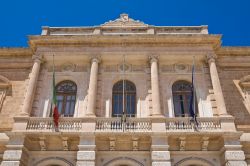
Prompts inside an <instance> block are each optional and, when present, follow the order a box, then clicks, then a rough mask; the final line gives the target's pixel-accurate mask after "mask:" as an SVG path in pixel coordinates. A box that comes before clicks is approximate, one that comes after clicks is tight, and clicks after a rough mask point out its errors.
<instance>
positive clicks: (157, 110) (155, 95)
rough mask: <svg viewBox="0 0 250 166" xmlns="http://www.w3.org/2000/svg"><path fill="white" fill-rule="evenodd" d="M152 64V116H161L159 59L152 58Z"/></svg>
mask: <svg viewBox="0 0 250 166" xmlns="http://www.w3.org/2000/svg"><path fill="white" fill-rule="evenodd" d="M150 63H151V88H152V105H153V111H152V116H161V115H162V113H161V102H160V89H159V78H158V59H157V58H156V57H150Z"/></svg>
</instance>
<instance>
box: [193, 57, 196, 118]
mask: <svg viewBox="0 0 250 166" xmlns="http://www.w3.org/2000/svg"><path fill="white" fill-rule="evenodd" d="M193 70H194V71H193V96H194V97H193V105H194V116H196V109H195V107H196V105H195V100H196V94H195V92H196V90H195V87H196V84H195V56H193Z"/></svg>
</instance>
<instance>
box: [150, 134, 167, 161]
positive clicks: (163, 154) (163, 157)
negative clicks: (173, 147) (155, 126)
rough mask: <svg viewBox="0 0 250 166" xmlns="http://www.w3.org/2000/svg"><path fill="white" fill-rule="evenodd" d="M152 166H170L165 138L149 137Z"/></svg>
mask: <svg viewBox="0 0 250 166" xmlns="http://www.w3.org/2000/svg"><path fill="white" fill-rule="evenodd" d="M151 138H152V144H151V160H152V166H171V161H170V151H169V150H168V148H169V145H168V138H167V137H166V136H151Z"/></svg>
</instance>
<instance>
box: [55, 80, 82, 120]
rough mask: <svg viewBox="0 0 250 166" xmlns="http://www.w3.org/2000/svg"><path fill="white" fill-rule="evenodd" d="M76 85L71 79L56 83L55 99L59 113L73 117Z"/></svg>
mask: <svg viewBox="0 0 250 166" xmlns="http://www.w3.org/2000/svg"><path fill="white" fill-rule="evenodd" d="M76 92H77V86H76V84H75V83H74V82H72V81H69V80H67V81H62V82H60V83H59V84H57V85H56V99H57V107H58V111H59V114H60V115H61V116H64V117H73V115H74V111H75V103H76Z"/></svg>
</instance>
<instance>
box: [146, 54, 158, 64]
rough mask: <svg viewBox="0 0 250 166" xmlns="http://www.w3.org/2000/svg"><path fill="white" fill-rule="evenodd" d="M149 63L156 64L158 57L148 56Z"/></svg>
mask: <svg viewBox="0 0 250 166" xmlns="http://www.w3.org/2000/svg"><path fill="white" fill-rule="evenodd" d="M148 58H149V61H150V63H153V62H158V59H159V58H158V56H156V55H150V56H149V57H148Z"/></svg>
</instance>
